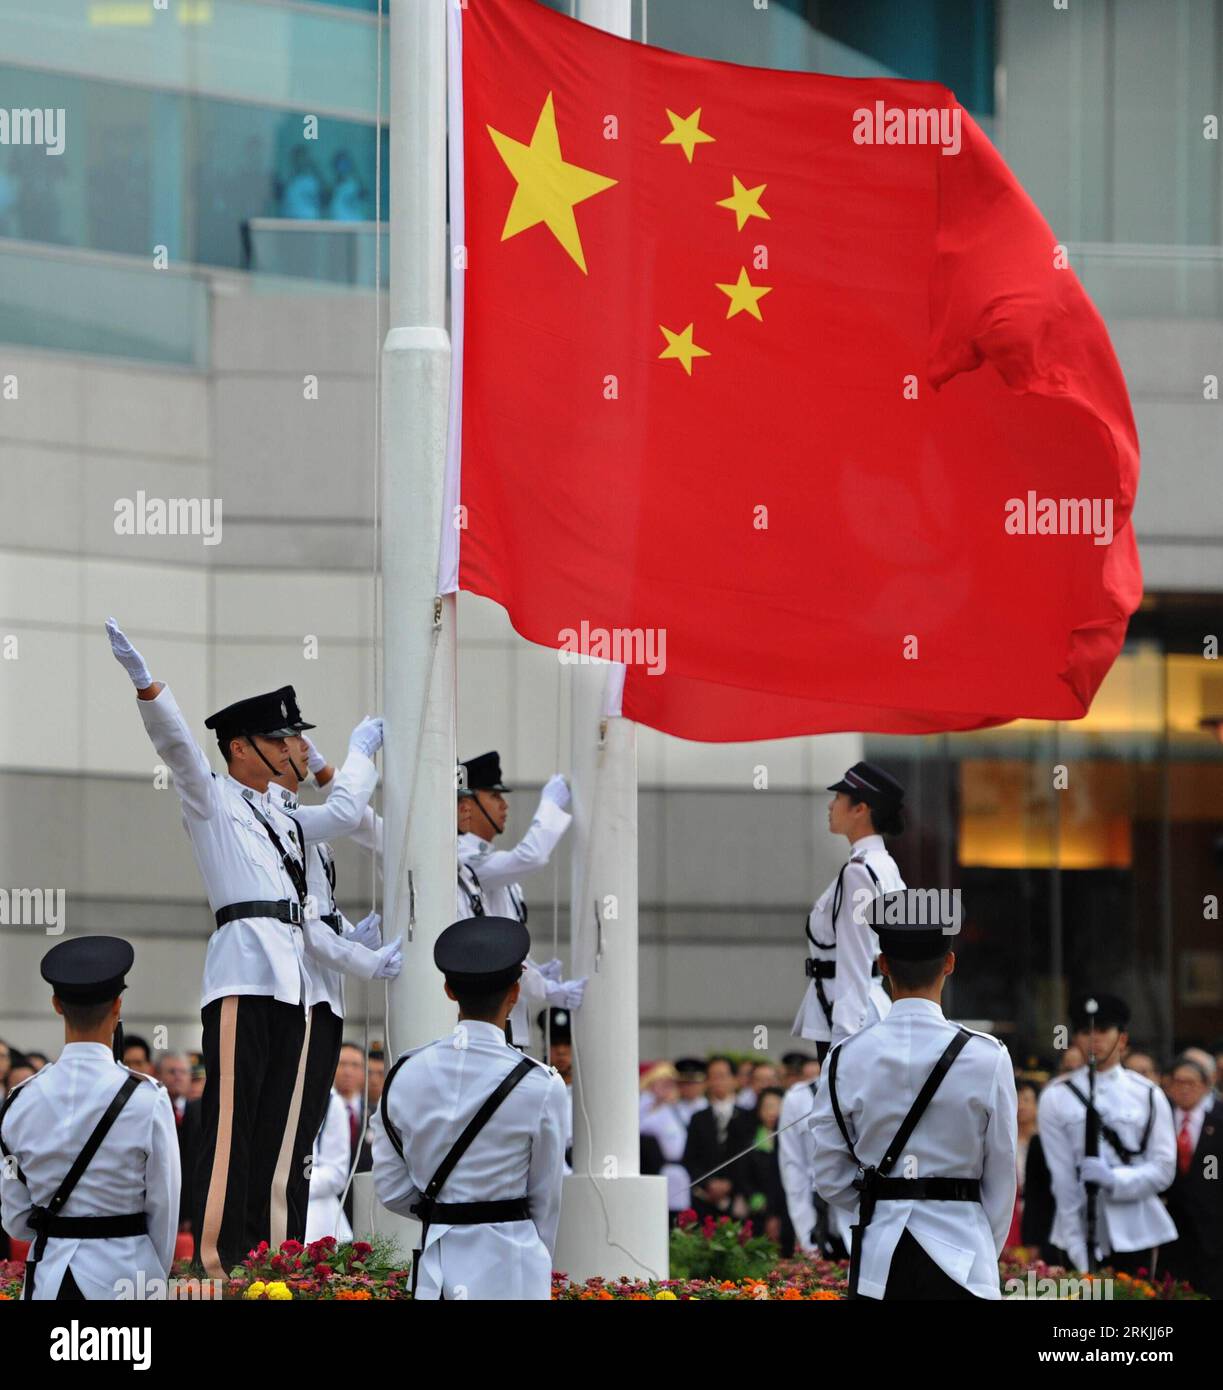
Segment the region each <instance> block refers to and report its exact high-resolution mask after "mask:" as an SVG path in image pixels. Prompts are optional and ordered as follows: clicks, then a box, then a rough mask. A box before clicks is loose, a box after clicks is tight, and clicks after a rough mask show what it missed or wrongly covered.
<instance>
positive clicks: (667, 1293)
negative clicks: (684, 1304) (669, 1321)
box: [654, 1289, 676, 1303]
mask: <svg viewBox="0 0 1223 1390" xmlns="http://www.w3.org/2000/svg"><path fill="white" fill-rule="evenodd" d="M654 1298H655V1300H658V1299H664V1298H665V1299H669V1300H670V1301H671V1302H672V1303H674V1302H675V1301H676V1298H675V1295H674V1294H673V1293H672V1292H671V1290H670V1289H659V1290H658V1292H657V1293H656V1294H655V1295H654Z"/></svg>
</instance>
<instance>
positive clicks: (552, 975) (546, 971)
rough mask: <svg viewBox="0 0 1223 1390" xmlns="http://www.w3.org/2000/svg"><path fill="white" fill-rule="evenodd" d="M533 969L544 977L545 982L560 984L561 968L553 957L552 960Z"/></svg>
mask: <svg viewBox="0 0 1223 1390" xmlns="http://www.w3.org/2000/svg"><path fill="white" fill-rule="evenodd" d="M535 968H536V970H538V971H539V973H540V974H541V975H542V976H543V977H544V979H545V980H548V981H550V982H551V983H552V984H559V983H560V978H561V975H562V973H563V968H562V966H561V963H560V961H559V960H557V959H556V958H555V957H553V959H552V960H548V961H545V962H544V963H543V965H537V966H536V967H535Z"/></svg>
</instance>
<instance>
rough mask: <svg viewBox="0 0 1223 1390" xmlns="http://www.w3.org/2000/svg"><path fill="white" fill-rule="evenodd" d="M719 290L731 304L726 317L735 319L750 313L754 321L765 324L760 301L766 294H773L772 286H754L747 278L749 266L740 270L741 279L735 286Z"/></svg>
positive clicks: (720, 286)
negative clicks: (739, 315)
mask: <svg viewBox="0 0 1223 1390" xmlns="http://www.w3.org/2000/svg"><path fill="white" fill-rule="evenodd" d="M718 289H720V290H721V291H722V293H723V294H724V295H727V296H729V298H730V304H729V305H728V306H727V309H726V317H727V318H728V319H733V318H734V316H735V315H736V314H742V313H748V314H751V316H752V317H753V318H754V319H759V320H760V322H761V323H763V322H764V315H763V314H761V312H760V301H761V300H762V299H763V298H764V297H765V295H766V294H772V293H773V286H772V285H753V284H752V282H751V281H750V280H749V279H748V278H747V266H741V267H740V268H739V279H738V282H737V283H736V284H733V285H719V286H718Z"/></svg>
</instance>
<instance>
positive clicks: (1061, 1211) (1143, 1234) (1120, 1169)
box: [1036, 1066, 1176, 1269]
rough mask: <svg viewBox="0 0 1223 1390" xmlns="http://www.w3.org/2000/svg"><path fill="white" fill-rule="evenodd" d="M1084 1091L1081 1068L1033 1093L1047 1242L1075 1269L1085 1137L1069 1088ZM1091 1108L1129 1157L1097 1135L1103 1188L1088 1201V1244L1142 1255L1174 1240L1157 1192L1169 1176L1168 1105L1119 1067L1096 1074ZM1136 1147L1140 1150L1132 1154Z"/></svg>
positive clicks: (1081, 1263) (1083, 1245) (1080, 1262)
mask: <svg viewBox="0 0 1223 1390" xmlns="http://www.w3.org/2000/svg"><path fill="white" fill-rule="evenodd" d="M1071 1084H1073V1085H1074V1086H1077V1087H1078V1089H1079V1090H1080V1091H1081V1092H1082V1093H1083V1094H1084V1095H1085V1096H1086V1095H1088V1094H1089V1091H1088V1086H1089V1084H1090V1083H1089V1081H1088V1076H1087V1068H1086V1067H1079V1068H1078V1070H1077V1071H1072V1072H1071V1073H1070V1074H1069V1075H1067V1076H1060V1077H1058V1078H1057V1079H1056V1080H1055V1081H1051V1082H1050V1083H1049V1085H1048V1086H1046V1087H1045V1089H1044V1090H1043V1091H1042V1092H1041V1096H1040V1103H1039V1105H1038V1108H1037V1112H1036V1113H1037V1129H1038V1130H1039V1132H1040V1144H1041V1148H1042V1149H1043V1150H1044V1154H1045V1160H1046V1162H1047V1163H1048V1165H1049V1180H1050V1184H1051V1186H1052V1188H1053V1200H1054V1202H1055V1204H1056V1208H1057V1209H1056V1212H1055V1215H1054V1217H1053V1229H1052V1231H1051V1233H1050V1237H1049V1238H1050V1240H1051V1241H1052V1242H1053V1244H1054V1245H1058V1246H1060V1247H1061V1248H1062V1249H1063V1250H1064V1251H1065V1252H1066V1253H1067V1255H1069V1256H1070V1261H1071V1263H1072V1264H1073V1265H1074V1267H1075V1268H1076V1269H1086V1268H1087V1189H1086V1188H1085V1187H1084V1186H1083V1183H1082V1180H1081V1179H1080V1177H1079V1164H1080V1162H1081V1161H1082V1159H1083V1144H1084V1141H1085V1139H1086V1133H1087V1107H1086V1106H1085V1105H1084V1104H1083V1103H1082V1102H1081V1101H1080V1100H1079V1099H1078V1098H1077V1097H1076V1096H1075V1095H1074V1093H1073V1091H1071V1089H1070V1085H1071ZM1096 1110H1097V1111H1098V1112H1099V1115H1100V1120H1101V1122H1102V1124H1103V1125H1107V1126H1108V1127H1109V1128H1110V1129H1112V1131H1113V1132H1114V1133H1115V1134H1116V1136H1117V1138H1118V1139H1119V1140H1120V1141H1121V1144H1122V1146H1123V1147H1124V1148H1125V1149H1127V1150H1128V1151H1129V1152H1131V1153H1136V1154H1137V1156H1136V1157H1134V1158H1133V1159H1132V1160H1131V1161H1130V1162H1129V1163H1122V1156H1121V1155H1120V1154H1118V1153H1117V1151H1116V1149H1114V1148H1113V1146H1112V1145H1111V1144H1110V1143H1109V1142H1108V1141H1107V1139H1106V1138H1105V1137H1104V1136H1103V1135H1101V1137H1100V1157H1101V1158H1103V1159H1104V1160H1105V1161H1106V1162H1107V1163H1109V1164H1110V1165H1112V1169H1113V1187H1112V1189H1111V1191H1107V1192H1106V1191H1105V1190H1104V1189H1103V1188H1101V1189H1100V1191H1099V1194H1098V1196H1097V1199H1096V1244H1097V1248H1098V1251H1099V1253H1100V1254H1101V1255H1107V1254H1108V1253H1110V1252H1111V1251H1114V1250H1116V1251H1118V1252H1125V1251H1130V1250H1147V1249H1149V1248H1151V1247H1152V1246H1155V1245H1163V1244H1165V1243H1166V1242H1167V1241H1170V1240H1175V1239H1176V1226H1175V1224H1174V1223H1173V1220H1172V1218H1171V1217H1170V1216H1169V1215H1168V1211H1167V1208H1166V1207H1165V1206H1164V1204H1163V1203H1162V1202H1161V1201H1160V1200H1159V1194H1160V1193H1161V1192H1163V1191H1165V1190H1166V1189H1167V1188H1169V1187H1171V1185H1172V1179H1173V1178H1174V1177H1175V1176H1176V1131H1175V1130H1174V1128H1173V1124H1172V1107H1171V1106H1170V1105H1169V1103H1168V1101H1167V1098H1166V1097H1165V1096H1164V1094H1163V1092H1162V1091H1161V1090H1160V1089H1159V1087H1158V1086H1156V1085H1155V1084H1154V1083H1153V1082H1151V1081H1148V1080H1147V1079H1146V1077H1145V1076H1139V1074H1138V1073H1137V1072H1136V1071H1129V1070H1128V1069H1127V1068H1125V1067H1122V1066H1113V1067H1109V1068H1108V1070H1107V1071H1102V1072H1098V1073H1097V1074H1096ZM1139 1150H1141V1152H1138V1151H1139Z"/></svg>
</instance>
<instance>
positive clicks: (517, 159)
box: [488, 92, 616, 274]
mask: <svg viewBox="0 0 1223 1390" xmlns="http://www.w3.org/2000/svg"><path fill="white" fill-rule="evenodd" d="M488 133H489V135H490V136H491V137H492V141H493V144H494V145H496V147H497V153H498V154H499V155H500V156H501V158H502V159H503V160H504V161H505V165H506V168H507V169H509V171H510V173H511V174H513V176H514V178H515V179H516V180H517V183H518V187H517V189H516V190H515V192H514V201H513V202H512V203H511V204H510V210H509V213H508V214H507V215H506V219H505V226H504V228H503V229H502V232H501V240H502V241H508V240H509V239H510V237H513V236H517V235H518V234H519V232H525V231H526V230H527V229H528V228H529V227H534V226H537V225H538V224H539V223H540V222H542V223H544V224H545V225H546V226H547V228H548V230H549V231H550V232H551V233H552V235H553V236H554V237H555V238H556V239H557V241H559V242H560V244H561V245H562V246H563V247H564V248H565V250H566V251H567V252H568V253H569V255H570V256H572V257H573V260H574V261H575V262H576V263H577V265H578V266H579V267H580V268H581V270H582V273H583V274H585V273H586V253H585V252H584V251H583V250H582V238H581V235H580V233H579V232H578V223H577V218H576V217H575V216H574V213H573V209H574V208H575V207H576V206H577V204H578V203H583V202H585V201H586V199H587V198H593V197H594V195H595V194H596V193H602V192H604V190H606V189H608V188H612V187H614V185H615V182H616V180H615V179H609V178H606V177H604V175H602V174H596V173H594V172H592V171H591V170H589V169H582V168H580V167H579V166H578V165H576V164H566V163H565V160H564V157H563V156H562V154H561V142H560V136H559V135H558V134H557V130H556V111H555V108H554V107H553V105H552V93H551V92H549V93H548V96H547V99H546V100H545V102H544V104H543V109H542V110H541V111H540V113H539V119H538V120H537V121H536V123H535V133H534V135H532V136H531V143H530V144H529V145H524V144H523V143H522V142H521V141H520V140H514V139H511V137H510V136H508V135H503V134H502V133H501V131H499V130H494V129H493V128H492V126H489V127H488Z"/></svg>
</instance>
